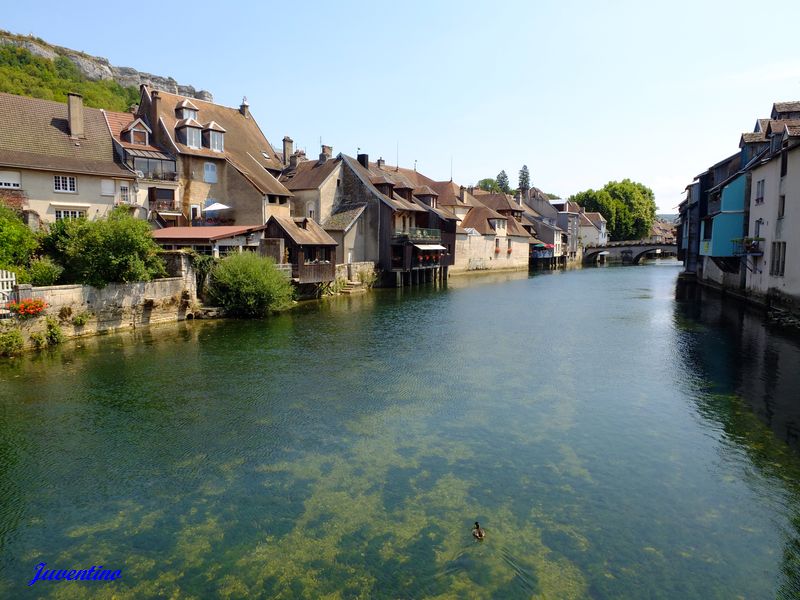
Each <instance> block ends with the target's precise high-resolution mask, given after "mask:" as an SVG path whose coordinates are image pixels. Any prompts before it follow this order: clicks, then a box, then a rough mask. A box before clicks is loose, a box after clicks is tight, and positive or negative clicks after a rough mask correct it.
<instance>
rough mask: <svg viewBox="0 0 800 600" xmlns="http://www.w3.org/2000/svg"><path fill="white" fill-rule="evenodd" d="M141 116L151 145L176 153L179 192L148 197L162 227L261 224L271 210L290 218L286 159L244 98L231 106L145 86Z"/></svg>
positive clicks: (139, 115) (173, 154)
mask: <svg viewBox="0 0 800 600" xmlns="http://www.w3.org/2000/svg"><path fill="white" fill-rule="evenodd" d="M136 116H137V117H138V118H140V119H141V121H142V122H143V123H146V124H147V127H148V128H149V129H150V132H151V134H150V137H151V139H152V143H153V145H154V146H155V147H157V148H162V149H164V150H166V151H168V153H169V154H171V155H172V156H175V157H176V158H177V179H178V184H179V185H178V189H177V192H176V195H175V197H174V198H172V199H169V198H167V197H166V193H163V194H162V196H163V197H158V194H157V195H156V197H154V198H151V199H150V209H151V211H153V212H155V213H156V215H155V220H156V222H157V223H158V224H159V225H160V226H162V227H164V226H171V225H183V224H192V225H206V224H213V225H251V224H261V225H263V224H265V223H266V222H267V220H268V219H269V217H270V216H271V215H276V216H281V217H289V216H290V209H289V199H290V198H291V195H292V194H291V192H290V191H289V190H287V189H286V187H285V186H284V185H283V184H281V183H280V182H279V181H278V179H277V178H278V177H279V176H280V173H281V171H282V169H283V163H282V161H281V160H280V158H279V157H278V156H277V153H276V152H275V150H273V148H272V145H271V144H270V143H269V141H268V140H267V138H266V137H265V136H264V134H263V133H262V131H261V129H260V128H259V126H258V123H256V120H255V119H254V118H253V115H252V114H251V113H250V106H249V105H248V104H247V101H246V100H243V101H242V104H241V106H239V107H238V108H231V107H227V106H221V105H219V104H215V103H213V102H206V101H203V100H198V99H196V98H188V97H186V96H179V95H176V94H171V93H168V92H164V91H158V90H152V89H150V88H149V87H148V86H146V85H143V86H141V98H140V105H139V110H138V111H137V114H136ZM143 173H144V172H143ZM213 205H216V206H217V207H220V206H221V207H224V208H219V209H218V210H210V209H209V207H211V206H213ZM206 209H209V210H206Z"/></svg>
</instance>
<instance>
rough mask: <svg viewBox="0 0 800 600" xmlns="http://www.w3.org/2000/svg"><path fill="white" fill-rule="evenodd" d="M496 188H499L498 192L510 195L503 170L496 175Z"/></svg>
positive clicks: (509, 187)
mask: <svg viewBox="0 0 800 600" xmlns="http://www.w3.org/2000/svg"><path fill="white" fill-rule="evenodd" d="M497 187H499V188H500V191H501V192H503V193H504V194H510V193H511V185H510V184H509V182H508V175H506V172H505V170H503V171H500V172H499V173H498V174H497Z"/></svg>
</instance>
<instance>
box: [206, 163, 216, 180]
mask: <svg viewBox="0 0 800 600" xmlns="http://www.w3.org/2000/svg"><path fill="white" fill-rule="evenodd" d="M203 181H205V182H206V183H217V165H215V164H214V163H212V162H207V163H206V164H205V166H204V167H203Z"/></svg>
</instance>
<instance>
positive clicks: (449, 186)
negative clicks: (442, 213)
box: [429, 180, 483, 208]
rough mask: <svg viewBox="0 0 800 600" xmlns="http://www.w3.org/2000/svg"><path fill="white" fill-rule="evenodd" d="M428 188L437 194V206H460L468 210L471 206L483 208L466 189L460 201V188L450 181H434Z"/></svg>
mask: <svg viewBox="0 0 800 600" xmlns="http://www.w3.org/2000/svg"><path fill="white" fill-rule="evenodd" d="M429 185H430V187H431V188H432V189H433V190H434V191H436V193H437V194H439V199H438V203H439V206H460V207H462V208H469V207H471V206H483V205H482V204H480V202H478V201H477V200H476V199H475V197H474V196H473V195H472V194H470V193H469V192H468V191H467V190H466V189H465V190H464V200H463V201H462V200H461V197H460V195H461V186H460V185H458V184H457V183H455V182H453V181H452V180H451V181H434V182H433V183H431V184H429Z"/></svg>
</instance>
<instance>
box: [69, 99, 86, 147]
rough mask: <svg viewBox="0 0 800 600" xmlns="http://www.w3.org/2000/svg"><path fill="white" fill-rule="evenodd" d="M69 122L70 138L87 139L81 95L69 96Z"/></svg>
mask: <svg viewBox="0 0 800 600" xmlns="http://www.w3.org/2000/svg"><path fill="white" fill-rule="evenodd" d="M67 121H69V137H71V138H73V139H78V138H85V137H86V132H85V131H84V128H83V96H81V95H80V94H73V93H69V94H67Z"/></svg>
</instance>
